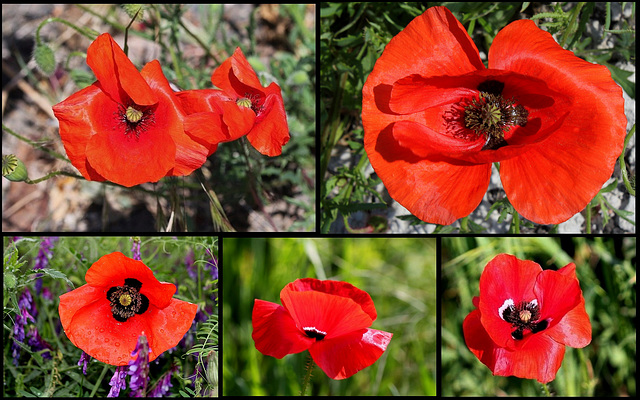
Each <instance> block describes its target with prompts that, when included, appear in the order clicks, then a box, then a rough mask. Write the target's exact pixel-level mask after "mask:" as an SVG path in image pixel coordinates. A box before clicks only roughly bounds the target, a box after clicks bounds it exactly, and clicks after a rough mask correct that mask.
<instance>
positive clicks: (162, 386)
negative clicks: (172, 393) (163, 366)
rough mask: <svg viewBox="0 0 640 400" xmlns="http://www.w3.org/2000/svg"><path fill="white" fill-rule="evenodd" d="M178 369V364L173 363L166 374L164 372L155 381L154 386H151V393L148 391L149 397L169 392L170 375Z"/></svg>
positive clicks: (170, 385) (161, 395)
mask: <svg viewBox="0 0 640 400" xmlns="http://www.w3.org/2000/svg"><path fill="white" fill-rule="evenodd" d="M177 371H178V366H177V365H175V364H174V365H173V366H172V367H171V369H169V371H167V373H166V374H164V375H163V376H162V377H161V378H160V379H159V380H158V382H157V383H156V386H155V387H154V388H153V390H152V391H151V393H149V397H163V396H164V395H166V394H167V393H169V388H172V387H173V385H172V384H171V376H172V375H173V374H174V373H175V372H177Z"/></svg>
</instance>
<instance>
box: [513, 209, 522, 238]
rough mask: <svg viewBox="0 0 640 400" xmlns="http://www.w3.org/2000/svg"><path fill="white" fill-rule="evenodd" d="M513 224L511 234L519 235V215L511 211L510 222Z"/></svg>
mask: <svg viewBox="0 0 640 400" xmlns="http://www.w3.org/2000/svg"><path fill="white" fill-rule="evenodd" d="M511 222H512V224H513V233H520V214H518V212H517V211H516V210H515V208H514V209H513V220H512V221H511Z"/></svg>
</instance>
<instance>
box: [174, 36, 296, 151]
mask: <svg viewBox="0 0 640 400" xmlns="http://www.w3.org/2000/svg"><path fill="white" fill-rule="evenodd" d="M211 82H213V84H214V85H215V86H217V87H219V88H220V89H222V90H216V89H202V90H186V91H183V92H180V93H179V94H178V97H180V99H181V100H182V102H183V105H184V108H185V110H187V112H188V113H189V114H191V115H189V117H188V119H187V122H186V130H187V132H189V133H191V134H193V135H195V136H198V137H205V138H206V137H208V138H210V141H211V142H213V143H219V142H229V141H232V140H236V139H238V138H240V137H242V136H244V135H247V139H248V140H249V142H250V143H251V144H252V145H253V147H255V148H256V150H258V151H259V152H260V153H262V154H264V155H267V156H277V155H280V154H282V146H284V145H285V144H286V143H287V142H288V141H289V127H288V125H287V114H286V112H285V110H284V101H283V100H282V93H281V92H280V86H278V84H277V83H275V82H273V83H271V84H270V85H269V86H267V87H266V88H265V87H262V84H261V83H260V80H259V79H258V76H257V75H256V73H255V71H254V70H253V68H252V67H251V65H250V64H249V62H248V61H247V59H246V58H245V57H244V54H243V53H242V50H240V48H239V47H238V48H237V49H236V51H235V52H234V53H233V55H232V56H231V57H229V58H228V59H227V60H225V61H224V62H223V63H222V64H221V65H220V66H219V67H218V68H217V69H216V70H215V71H213V74H212V75H211ZM212 128H213V129H212Z"/></svg>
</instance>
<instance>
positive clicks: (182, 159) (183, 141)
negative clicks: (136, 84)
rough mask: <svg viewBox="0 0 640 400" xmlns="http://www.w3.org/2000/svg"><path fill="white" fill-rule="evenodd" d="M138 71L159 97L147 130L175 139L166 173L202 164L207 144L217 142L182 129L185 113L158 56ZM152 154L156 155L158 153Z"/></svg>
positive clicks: (187, 171) (178, 173) (179, 172)
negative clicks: (193, 135)
mask: <svg viewBox="0 0 640 400" xmlns="http://www.w3.org/2000/svg"><path fill="white" fill-rule="evenodd" d="M141 74H142V76H143V77H144V79H145V80H146V81H147V82H149V87H151V88H152V90H153V91H154V93H155V94H156V96H157V97H158V99H159V103H158V108H157V109H156V111H155V113H154V119H155V121H154V123H153V129H150V130H149V131H155V130H159V131H163V132H166V133H168V134H169V135H170V136H171V139H172V141H173V143H175V147H176V150H175V160H174V167H173V169H172V170H171V171H170V172H169V174H168V175H169V176H183V175H189V174H191V173H192V172H193V171H194V170H196V169H198V168H200V167H201V166H202V164H204V162H205V161H206V160H207V156H208V155H209V148H210V147H211V146H213V145H214V144H216V143H210V142H207V143H204V144H201V143H200V141H199V138H194V137H191V136H189V135H188V134H186V133H185V129H184V125H183V121H184V119H185V113H184V111H183V108H182V103H181V101H180V100H179V99H178V97H177V96H176V94H175V93H174V92H173V90H171V86H169V81H167V78H166V77H165V76H164V74H163V73H162V67H161V66H160V63H159V62H158V61H157V60H153V61H151V62H150V63H148V64H147V65H145V66H144V68H142V71H141ZM143 134H144V132H143ZM151 156H154V157H157V154H152V155H151Z"/></svg>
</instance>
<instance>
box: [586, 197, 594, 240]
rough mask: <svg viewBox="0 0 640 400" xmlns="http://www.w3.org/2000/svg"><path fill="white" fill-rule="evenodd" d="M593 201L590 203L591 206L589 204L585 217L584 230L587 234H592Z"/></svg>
mask: <svg viewBox="0 0 640 400" xmlns="http://www.w3.org/2000/svg"><path fill="white" fill-rule="evenodd" d="M592 201H593V200H592ZM592 201H590V202H589V204H587V209H586V213H585V216H584V229H585V231H586V233H591V203H592Z"/></svg>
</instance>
